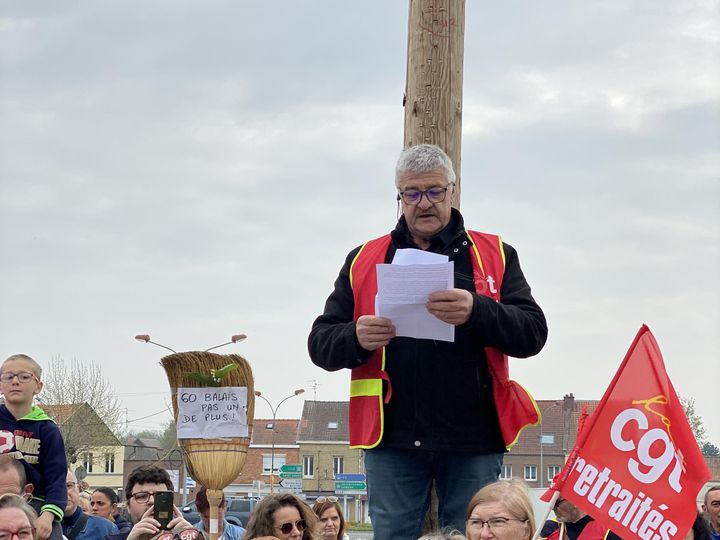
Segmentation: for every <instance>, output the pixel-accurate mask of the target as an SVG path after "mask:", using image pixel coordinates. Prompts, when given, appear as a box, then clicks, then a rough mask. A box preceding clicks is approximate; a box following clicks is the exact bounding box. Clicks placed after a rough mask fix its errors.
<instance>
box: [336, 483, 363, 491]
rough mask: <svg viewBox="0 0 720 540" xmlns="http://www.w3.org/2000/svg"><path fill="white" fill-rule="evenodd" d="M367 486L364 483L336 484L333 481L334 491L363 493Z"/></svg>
mask: <svg viewBox="0 0 720 540" xmlns="http://www.w3.org/2000/svg"><path fill="white" fill-rule="evenodd" d="M366 489H367V484H366V483H365V482H338V481H337V480H336V481H335V491H348V490H354V491H365V490H366Z"/></svg>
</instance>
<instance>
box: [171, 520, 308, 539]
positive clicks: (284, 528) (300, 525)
mask: <svg viewBox="0 0 720 540" xmlns="http://www.w3.org/2000/svg"><path fill="white" fill-rule="evenodd" d="M293 526H294V527H296V528H297V530H298V531H300V532H303V531H304V530H305V529H306V528H307V523H306V522H305V520H304V519H300V520H298V521H296V522H294V523H293V522H292V521H290V522H288V523H283V524H282V525H280V526H279V527H274V528H275V529H279V530H280V532H281V533H283V534H290V533H291V532H292V530H293ZM182 540H185V539H182Z"/></svg>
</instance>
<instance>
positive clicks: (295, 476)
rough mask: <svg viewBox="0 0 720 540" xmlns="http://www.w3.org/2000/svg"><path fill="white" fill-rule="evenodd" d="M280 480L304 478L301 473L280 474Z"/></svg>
mask: <svg viewBox="0 0 720 540" xmlns="http://www.w3.org/2000/svg"><path fill="white" fill-rule="evenodd" d="M280 478H302V473H301V472H282V471H281V472H280Z"/></svg>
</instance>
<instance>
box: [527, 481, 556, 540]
mask: <svg viewBox="0 0 720 540" xmlns="http://www.w3.org/2000/svg"><path fill="white" fill-rule="evenodd" d="M559 497H560V492H559V491H556V492H555V493H553V496H552V499H550V502H549V503H548V509H547V510H546V511H545V517H543V518H542V520H540V521H538V522H537V524H538V525H537V530H536V531H535V534H533V537H532V540H537V539H538V538H540V531H542V528H543V527H544V526H545V522H546V521H547V518H548V517H549V516H550V511H551V510H552V509H553V508H555V503H556V502H557V500H558V498H559Z"/></svg>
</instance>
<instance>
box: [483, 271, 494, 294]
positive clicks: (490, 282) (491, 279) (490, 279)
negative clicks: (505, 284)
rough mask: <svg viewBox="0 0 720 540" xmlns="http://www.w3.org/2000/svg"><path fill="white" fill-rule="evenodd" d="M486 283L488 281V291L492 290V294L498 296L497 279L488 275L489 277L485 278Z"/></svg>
mask: <svg viewBox="0 0 720 540" xmlns="http://www.w3.org/2000/svg"><path fill="white" fill-rule="evenodd" d="M485 281H487V284H488V289H490V292H491V293H493V294H497V289H496V288H495V278H494V277H492V276H491V275H489V274H488V277H486V278H485Z"/></svg>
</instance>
